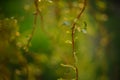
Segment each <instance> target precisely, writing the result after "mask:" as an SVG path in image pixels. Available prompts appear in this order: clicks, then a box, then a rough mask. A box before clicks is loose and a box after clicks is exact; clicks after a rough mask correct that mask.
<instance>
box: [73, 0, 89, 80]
mask: <svg viewBox="0 0 120 80" xmlns="http://www.w3.org/2000/svg"><path fill="white" fill-rule="evenodd" d="M83 4H84V5H83V8H82V10H80V13H79V14H78V16H77V17H76V18H75V20H74V22H73V25H72V34H71V36H72V54H73V58H74V62H75V63H77V61H76V53H75V40H74V36H75V26H76V22H77V21H78V20H79V19H80V17H81V15H82V13H83V12H84V10H85V7H86V4H87V3H86V0H84V2H83ZM74 67H75V72H76V80H78V67H77V65H76V64H75V65H74Z"/></svg>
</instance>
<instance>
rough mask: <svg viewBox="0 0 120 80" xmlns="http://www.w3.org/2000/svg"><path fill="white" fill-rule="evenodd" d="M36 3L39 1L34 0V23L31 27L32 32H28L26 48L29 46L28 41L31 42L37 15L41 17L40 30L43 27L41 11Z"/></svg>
mask: <svg viewBox="0 0 120 80" xmlns="http://www.w3.org/2000/svg"><path fill="white" fill-rule="evenodd" d="M38 3H39V1H38V0H34V5H35V13H34V23H33V29H32V32H31V34H30V36H29V39H28V42H27V45H26V48H28V47H29V44H30V42H31V40H32V38H33V35H34V32H35V29H36V26H37V17H38V16H40V19H41V28H42V30H43V31H44V29H43V16H42V15H41V11H40V10H39V6H38Z"/></svg>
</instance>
